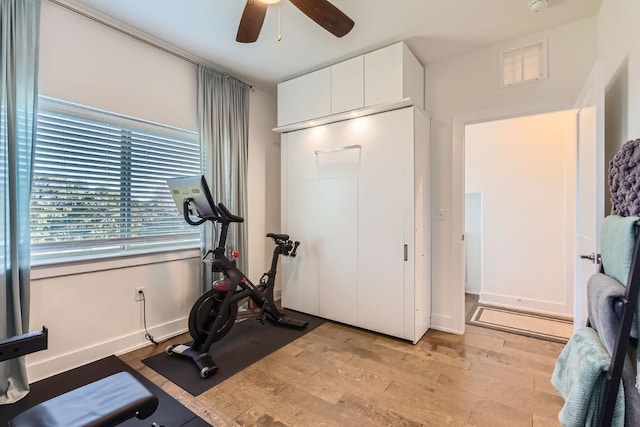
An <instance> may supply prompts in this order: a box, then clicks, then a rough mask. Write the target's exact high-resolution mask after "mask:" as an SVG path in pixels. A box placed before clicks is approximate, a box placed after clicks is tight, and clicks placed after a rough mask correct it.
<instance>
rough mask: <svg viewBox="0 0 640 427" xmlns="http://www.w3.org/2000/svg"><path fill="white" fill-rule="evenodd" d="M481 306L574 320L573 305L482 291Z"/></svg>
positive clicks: (479, 301)
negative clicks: (485, 305)
mask: <svg viewBox="0 0 640 427" xmlns="http://www.w3.org/2000/svg"><path fill="white" fill-rule="evenodd" d="M478 303H479V304H487V305H493V306H496V307H504V308H510V309H516V310H525V311H532V312H536V313H540V314H550V315H553V316H561V317H567V318H568V319H573V316H572V313H573V303H572V302H571V303H565V304H559V303H556V302H551V301H542V300H537V299H528V298H516V297H513V296H510V295H500V294H494V293H490V292H482V291H480V298H479V299H478Z"/></svg>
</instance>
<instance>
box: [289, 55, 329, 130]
mask: <svg viewBox="0 0 640 427" xmlns="http://www.w3.org/2000/svg"><path fill="white" fill-rule="evenodd" d="M329 114H331V69H330V68H323V69H321V70H318V71H314V72H312V73H309V74H305V75H304V76H300V77H298V78H295V79H292V80H288V81H286V82H283V83H280V84H279V85H278V126H284V125H288V124H292V123H298V122H303V121H305V120H311V119H315V118H318V117H324V116H328V115H329Z"/></svg>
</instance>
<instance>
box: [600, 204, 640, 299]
mask: <svg viewBox="0 0 640 427" xmlns="http://www.w3.org/2000/svg"><path fill="white" fill-rule="evenodd" d="M638 219H639V218H638V217H637V216H627V217H622V216H618V215H609V216H607V217H606V218H605V219H604V221H603V222H602V230H601V231H600V246H601V252H602V268H603V269H604V273H605V274H606V275H607V276H611V277H613V278H615V279H617V280H618V281H619V282H620V283H622V284H623V285H625V286H626V284H627V279H628V278H629V270H630V269H631V262H632V261H633V248H634V246H635V242H636V230H635V224H636V222H638Z"/></svg>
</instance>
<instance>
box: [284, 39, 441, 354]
mask: <svg viewBox="0 0 640 427" xmlns="http://www.w3.org/2000/svg"><path fill="white" fill-rule="evenodd" d="M305 101H306V102H309V103H311V105H309V106H308V107H306V103H305ZM316 101H317V102H316ZM423 101H424V76H423V68H422V66H421V65H420V64H419V62H418V61H417V60H416V59H415V57H414V56H413V55H412V53H411V52H410V51H409V49H408V48H407V46H406V45H405V44H404V43H397V44H395V45H392V46H389V47H387V48H383V49H380V50H377V51H374V52H371V53H368V54H365V55H361V56H359V57H356V58H352V59H350V60H348V61H345V62H343V63H340V64H336V65H334V66H331V67H327V68H325V69H322V70H318V71H315V72H313V73H310V74H309V75H305V76H301V77H298V78H297V79H293V80H290V81H287V82H284V83H282V84H280V85H279V87H278V113H279V114H278V124H279V126H280V127H279V128H277V129H276V130H278V131H280V132H282V135H281V155H282V177H281V182H282V231H283V232H284V233H287V234H289V235H290V236H291V238H292V239H295V240H299V241H300V242H301V245H300V247H299V249H298V256H297V257H296V258H293V259H287V260H285V262H284V263H283V265H282V305H283V306H284V307H286V308H291V309H294V310H299V311H302V312H305V313H310V314H314V315H318V316H321V317H324V318H327V319H332V320H336V321H339V322H343V323H346V324H350V325H355V326H359V327H362V328H365V329H369V330H373V331H377V332H381V333H384V334H388V335H392V336H396V337H400V338H404V339H407V340H410V341H412V342H414V343H415V342H417V341H418V340H419V339H420V337H422V335H424V333H425V332H426V331H427V330H428V328H429V324H430V312H431V306H430V305H431V286H430V258H431V256H430V207H429V185H430V184H429V118H428V116H427V115H426V114H425V113H424V112H423V110H422V108H423Z"/></svg>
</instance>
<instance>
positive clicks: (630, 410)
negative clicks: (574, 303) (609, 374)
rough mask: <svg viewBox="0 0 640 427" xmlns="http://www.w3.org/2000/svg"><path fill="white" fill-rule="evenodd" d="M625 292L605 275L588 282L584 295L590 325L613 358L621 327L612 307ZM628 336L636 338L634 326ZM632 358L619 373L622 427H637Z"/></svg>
mask: <svg viewBox="0 0 640 427" xmlns="http://www.w3.org/2000/svg"><path fill="white" fill-rule="evenodd" d="M625 291H626V288H625V287H624V286H622V283H620V282H619V281H617V280H616V279H614V278H612V277H609V276H607V275H606V274H601V273H596V274H594V275H593V276H591V277H590V278H589V282H588V284H587V294H588V301H589V322H590V323H591V327H592V328H594V329H595V330H596V331H598V336H599V337H600V341H601V342H602V344H603V345H604V347H605V348H606V349H607V351H608V352H609V354H613V348H614V346H615V343H616V335H617V333H618V328H619V327H620V320H619V316H620V315H621V314H622V313H616V312H615V309H614V306H613V303H614V302H615V301H616V299H618V298H621V297H624V295H625ZM631 336H633V337H636V338H637V337H638V328H637V323H636V322H633V324H632V327H631ZM631 360H633V356H632V357H626V358H625V361H624V366H623V369H622V382H623V386H624V391H625V397H626V402H625V424H626V425H627V426H639V425H640V393H636V391H635V390H636V388H635V384H636V369H635V364H634V363H631Z"/></svg>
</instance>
